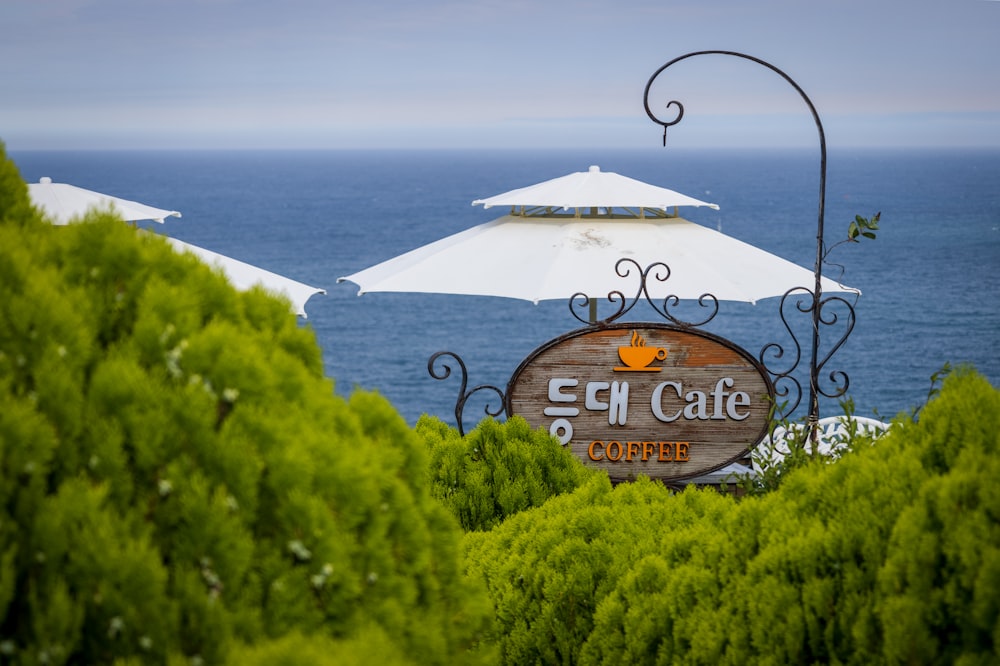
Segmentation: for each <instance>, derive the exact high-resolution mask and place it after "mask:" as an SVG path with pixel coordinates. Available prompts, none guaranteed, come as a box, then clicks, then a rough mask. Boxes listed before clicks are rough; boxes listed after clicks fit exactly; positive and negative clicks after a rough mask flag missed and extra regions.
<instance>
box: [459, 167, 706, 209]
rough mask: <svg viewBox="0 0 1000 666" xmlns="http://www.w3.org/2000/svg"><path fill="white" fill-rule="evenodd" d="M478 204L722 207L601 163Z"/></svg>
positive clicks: (666, 207)
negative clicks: (632, 176) (650, 182)
mask: <svg viewBox="0 0 1000 666" xmlns="http://www.w3.org/2000/svg"><path fill="white" fill-rule="evenodd" d="M479 204H482V206H483V208H490V207H492V206H514V207H538V206H540V207H549V208H555V209H562V210H566V209H568V208H576V209H581V208H653V209H657V210H667V209H668V208H673V207H676V206H708V207H709V208H713V209H715V210H719V207H718V205H716V204H714V203H708V202H706V201H700V200H698V199H695V198H693V197H689V196H687V195H686V194H681V193H680V192H675V191H674V190H669V189H667V188H665V187H659V186H657V185H650V184H649V183H644V182H642V181H641V180H636V179H635V178H629V177H627V176H622V175H620V174H617V173H614V172H612V171H601V168H600V167H598V166H592V167H590V169H588V170H587V171H577V172H575V173H571V174H567V175H565V176H560V177H559V178H553V179H551V180H546V181H544V182H541V183H536V184H535V185H529V186H528V187H522V188H519V189H516V190H511V191H509V192H504V193H503V194H498V195H496V196H492V197H488V198H486V199H476V200H475V201H473V202H472V205H473V206H476V205H479Z"/></svg>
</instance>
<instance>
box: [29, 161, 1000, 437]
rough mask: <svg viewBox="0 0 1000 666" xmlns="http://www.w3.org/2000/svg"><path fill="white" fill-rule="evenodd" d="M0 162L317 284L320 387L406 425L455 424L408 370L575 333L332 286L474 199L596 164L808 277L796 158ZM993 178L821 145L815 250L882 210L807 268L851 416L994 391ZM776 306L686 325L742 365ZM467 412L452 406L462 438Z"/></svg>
mask: <svg viewBox="0 0 1000 666" xmlns="http://www.w3.org/2000/svg"><path fill="white" fill-rule="evenodd" d="M10 156H11V157H12V158H13V159H14V161H15V163H16V164H17V165H18V167H19V169H20V171H21V174H22V176H23V177H24V178H25V180H27V181H29V182H32V181H37V180H38V179H39V178H40V177H42V176H49V177H51V178H52V179H53V180H54V181H56V182H66V183H71V184H74V185H78V186H81V187H86V188H90V189H94V190H98V191H101V192H105V193H108V194H113V195H115V196H120V197H124V198H127V199H134V200H137V201H141V202H143V203H147V204H150V205H153V206H157V207H160V208H168V209H172V210H179V211H181V212H182V214H183V218H181V219H176V218H169V219H168V221H167V222H166V223H165V224H163V225H158V224H155V223H149V224H144V225H143V226H147V227H149V228H151V229H153V230H155V231H156V232H158V233H164V234H168V235H172V236H174V237H177V238H180V239H182V240H184V241H187V242H190V243H194V244H196V245H200V246H202V247H205V248H208V249H210V250H214V251H216V252H220V253H223V254H227V255H229V256H232V257H235V258H237V259H240V260H243V261H246V262H249V263H253V264H256V265H258V266H261V267H264V268H267V269H269V270H271V271H274V272H277V273H281V274H283V275H286V276H288V277H291V278H294V279H296V280H300V281H302V282H306V283H308V284H312V285H315V286H318V287H322V288H325V289H326V290H327V294H326V295H325V296H324V295H318V296H314V297H313V298H312V299H311V300H310V301H309V303H308V304H307V306H306V309H307V311H308V313H309V318H308V319H307V320H301V325H302V326H305V327H308V328H310V329H312V330H313V331H314V332H315V335H316V339H317V341H318V343H319V344H320V346H321V348H322V350H323V357H324V363H325V367H326V372H327V375H328V376H329V377H331V378H333V380H334V381H335V387H336V388H335V390H336V391H337V392H338V393H341V394H343V395H349V394H350V393H351V392H352V391H353V390H355V389H356V388H362V389H365V390H374V391H378V392H379V393H381V394H383V395H385V396H386V397H387V398H388V399H389V400H390V401H391V402H392V403H393V404H394V405H395V406H396V407H397V409H398V410H399V411H400V413H401V414H402V415H403V416H404V417H405V418H406V420H407V421H408V422H410V423H414V422H416V420H417V418H419V416H420V415H421V414H423V413H429V414H432V415H434V416H438V417H440V418H442V419H444V420H446V421H448V422H451V423H454V421H455V417H454V409H455V404H456V398H457V396H458V390H459V383H458V378H457V374H453V376H452V377H451V378H449V379H448V380H445V381H438V380H435V379H433V378H432V377H431V376H430V375H429V373H428V369H427V362H428V359H429V357H430V356H431V355H432V354H434V353H435V352H438V351H451V352H454V353H456V354H458V355H459V356H460V357H461V358H462V359H463V361H464V362H465V364H466V366H467V368H468V382H469V387H470V388H471V387H473V386H476V385H479V384H488V385H494V386H498V387H500V388H501V389H503V388H504V387H505V386H506V383H507V381H508V379H509V378H510V376H511V374H512V373H513V371H514V370H515V369H516V368H517V366H518V364H519V363H520V362H521V361H522V360H523V359H524V358H525V357H526V356H527V355H528V354H530V353H531V352H532V351H533V350H534V349H535V348H537V347H538V346H540V345H542V344H543V343H545V342H546V341H548V340H549V339H551V338H554V337H556V336H558V335H561V334H563V333H566V332H569V331H571V330H574V329H577V328H579V327H580V323H579V322H578V321H577V320H575V319H573V318H572V317H571V315H570V313H569V309H568V304H567V303H565V302H542V303H540V304H538V305H533V304H531V303H529V302H526V301H518V300H513V299H504V298H493V297H475V296H451V295H440V294H388V293H371V294H366V295H364V296H362V297H358V296H357V287H356V285H354V284H352V283H349V282H347V283H341V284H338V283H337V278H338V277H341V276H344V275H348V274H350V273H353V272H355V271H358V270H360V269H362V268H365V267H367V266H370V265H372V264H375V263H378V262H380V261H383V260H385V259H388V258H391V257H393V256H396V255H397V254H400V253H402V252H405V251H407V250H410V249H413V248H415V247H418V246H420V245H423V244H425V243H429V242H431V241H434V240H437V239H439V238H442V237H444V236H446V235H449V234H452V233H455V232H457V231H460V230H462V229H465V228H468V227H470V226H473V225H476V224H479V223H482V222H485V221H488V220H490V219H493V218H495V217H497V216H499V215H501V214H502V213H503V211H497V210H496V209H490V210H485V211H484V210H483V209H482V208H481V207H473V206H471V202H472V201H473V200H474V199H477V198H483V197H486V196H490V195H493V194H498V193H500V192H504V191H507V190H510V189H513V188H516V187H523V186H526V185H530V184H533V183H536V182H540V181H542V180H547V179H549V178H554V177H557V176H561V175H564V174H567V173H570V172H573V171H585V170H586V169H587V168H588V167H589V166H590V165H599V166H600V167H601V169H602V170H604V171H614V172H617V173H620V174H622V175H625V176H630V177H633V178H637V179H640V180H645V181H647V182H650V183H653V184H656V185H661V186H664V187H669V188H671V189H675V190H678V191H680V192H683V193H685V194H688V195H691V196H694V197H697V198H700V199H703V200H707V201H712V202H715V203H718V204H719V205H720V207H721V208H720V210H719V211H712V210H708V209H700V208H699V209H687V210H685V211H683V214H684V215H685V217H688V218H689V219H691V220H693V221H695V222H698V223H701V224H705V225H707V226H711V227H713V228H717V229H720V230H721V231H723V232H724V233H727V234H729V235H732V236H735V237H737V238H739V239H741V240H744V241H746V242H749V243H752V244H754V245H757V246H758V247H761V248H763V249H765V250H767V251H769V252H773V253H775V254H778V255H780V256H782V257H784V258H786V259H789V260H791V261H794V262H795V263H798V264H800V265H802V266H805V267H807V268H809V269H811V268H812V266H813V262H814V259H815V255H816V221H817V210H818V193H819V189H818V188H819V157H818V151H815V150H784V151H761V150H743V151H724V150H709V151H698V152H695V151H679V150H671V149H662V148H660V147H659V146H654V147H651V148H650V149H649V150H632V151H614V150H600V151H584V150H578V151H574V150H558V151H527V152H526V151H515V150H509V151H486V152H483V151H473V150H468V151H296V152H282V151H261V152H255V151H230V152H211V151H157V152H133V151H120V152H98V151H85V152H57V151H31V152H11V154H10ZM998 183H1000V151H985V150H984V151H974V150H971V151H970V150H964V151H944V150H936V151H917V150H909V151H875V150H868V151H864V150H854V151H837V150H831V151H830V154H829V159H828V172H827V183H826V216H825V221H826V243H827V246H828V247H829V246H833V245H834V244H835V243H837V241H839V240H840V239H842V238H845V237H846V231H847V225H848V223H849V222H850V221H851V220H853V219H854V216H855V215H858V214H860V215H863V216H866V217H867V216H871V215H873V214H874V213H876V212H881V214H882V216H881V230H880V231H879V233H878V238H877V239H876V240H874V241H865V242H862V243H856V244H845V245H839V246H837V247H836V248H834V249H833V250H832V252H831V254H830V261H832V262H834V263H836V264H839V265H840V268H837V267H832V266H831V267H828V268H827V269H826V270H825V274H827V275H831V276H833V277H838V278H839V277H840V273H839V272H838V271H842V278H840V279H842V281H843V282H844V283H845V284H848V285H850V286H853V287H857V288H859V289H860V290H861V291H862V296H861V297H860V298H859V299H858V301H857V303H856V315H857V321H856V326H855V328H854V330H853V332H852V333H851V335H850V337H849V338H848V339H847V341H846V342H845V344H844V345H843V347H841V348H840V349H839V350H838V351H837V352H836V354H835V355H834V356H833V357H832V359H831V360H830V361H829V362H828V364H827V366H826V368H825V373H824V374H828V373H829V372H831V371H841V372H844V373H846V375H847V376H848V377H849V382H850V384H849V389H848V392H847V395H848V396H849V397H851V398H852V399H853V400H854V402H855V404H856V409H857V413H858V414H862V415H872V414H878V415H880V416H882V417H885V418H890V417H892V416H894V415H896V414H897V413H899V412H906V411H910V410H912V409H914V408H916V407H918V406H919V405H921V404H922V403H923V402H924V400H925V399H926V396H927V393H928V390H929V388H930V377H931V375H932V374H933V373H935V372H937V371H938V370H939V369H940V368H941V367H942V366H943V365H944V364H945V363H950V364H952V365H957V364H962V363H967V364H971V365H973V366H974V367H975V368H976V369H977V370H979V371H980V372H981V373H983V374H984V375H986V376H987V377H988V378H989V379H990V381H991V382H993V384H994V385H995V386H996V385H1000V352H998V343H1000V187H998ZM455 279H456V280H461V279H462V276H461V275H456V276H455ZM595 296H603V294H601V295H595ZM686 307H691V306H690V305H688V306H686ZM777 308H778V299H767V300H764V301H761V302H759V303H758V304H757V305H755V306H750V305H747V304H738V303H726V302H723V303H721V307H720V312H719V314H718V316H717V317H716V318H715V319H714V320H713V321H712V322H711V324H710V325H709V326H707V327H706V330H709V331H711V332H714V333H718V334H721V335H724V336H725V337H727V338H729V339H731V340H732V341H733V342H735V343H736V344H738V345H740V346H742V347H743V348H745V349H746V350H747V351H749V352H750V353H751V355H753V356H754V357H757V356H758V353H759V352H760V350H761V348H762V346H763V345H765V344H767V343H768V342H779V343H782V344H787V338H786V337H784V336H785V335H786V334H785V331H784V327H783V325H782V323H781V319H780V318H779V316H778V311H777ZM634 312H635V313H636V314H635V316H632V317H631V318H633V319H634V318H638V319H645V320H649V321H662V320H661V319H660V318H659V317H658V316H657V315H656V314H655V313H654V312H652V311H651V310H649V309H648V308H643V307H642V306H641V305H640V306H637V307H636V309H635V311H634ZM683 312H685V313H686V312H692V314H691V317H692V318H694V317H696V316H697V313H694V312H693V311H692V310H684V311H683ZM803 321H804V320H803ZM799 325H800V324H795V323H794V322H793V327H797V326H799ZM796 330H798V329H797V328H796ZM842 331H843V329H841V328H838V327H837V326H834V327H832V328H831V329H830V330H829V332H827V331H824V338H823V339H824V345H829V344H830V341H832V340H833V339H834V338H835V337H837V336H839V335H840V333H841V332H842ZM804 353H807V350H804ZM456 373H457V368H456ZM801 379H802V380H803V381H804V376H802V377H801ZM826 385H827V386H829V384H826ZM803 402H805V399H804V398H803ZM821 405H822V406H821V414H822V415H833V414H837V413H839V408H838V406H837V404H836V401H832V400H824V401H823V402H822V403H821ZM485 406H487V405H485V404H479V403H476V401H475V400H472V401H470V403H469V405H468V406H467V407H466V413H465V424H466V427H470V426H471V425H473V424H474V423H475V422H476V421H477V420H478V418H479V417H480V416H481V415H482V410H483V408H484V407H485ZM492 406H493V407H494V408H495V407H497V406H499V405H498V403H496V402H495V401H494V404H493V405H492Z"/></svg>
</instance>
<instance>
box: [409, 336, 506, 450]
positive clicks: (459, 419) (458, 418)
mask: <svg viewBox="0 0 1000 666" xmlns="http://www.w3.org/2000/svg"><path fill="white" fill-rule="evenodd" d="M449 358H450V359H453V360H454V361H455V362H457V363H458V367H459V369H460V370H461V372H462V375H461V384H460V385H459V389H458V399H457V400H456V401H455V424H456V425H457V426H458V432H459V434H461V435H463V436H464V435H465V425H464V423H463V416H464V413H465V403H466V402H468V401H469V398H471V397H472V396H473V395H474V394H476V393H478V392H480V391H487V392H489V391H493V392H494V393H495V394H496V396H497V397H498V398H499V399H500V407H499V408H498V409H497V410H496V411H491V410H490V403H489V400H488V399H487V402H486V405H485V406H484V407H483V413H484V414H485V415H486V416H500V414H502V413H503V412H504V393H503V391H501V390H500V389H499V388H497V387H496V386H492V385H490V384H480V385H479V386H475V387H473V388H472V389H469V390H466V388H467V387H468V385H469V372H468V370H467V369H466V367H465V362H464V361H463V360H462V359H461V358H460V357H459V355H458V354H456V353H454V352H450V351H439V352H437V353H435V354H433V355H432V356H431V357H430V359H429V360H428V361H427V372H429V373H430V375H431V377H433V378H434V379H439V380H445V379H448V377H450V376H451V371H452V367H451V365H449V363H448V359H449ZM438 361H440V362H438ZM439 366H440V369H439Z"/></svg>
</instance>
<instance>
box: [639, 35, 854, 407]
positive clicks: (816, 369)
mask: <svg viewBox="0 0 1000 666" xmlns="http://www.w3.org/2000/svg"><path fill="white" fill-rule="evenodd" d="M702 55H722V56H733V57H736V58H742V59H744V60H749V61H751V62H755V63H757V64H758V65H761V66H763V67H766V68H767V69H769V70H771V71H772V72H774V73H776V74H778V75H779V76H780V77H781V78H783V79H784V80H785V81H786V82H787V83H788V84H789V85H791V86H792V87H793V88H794V89H795V91H796V92H798V93H799V96H800V97H801V98H802V100H803V101H804V102H805V103H806V106H808V107H809V112H810V113H811V114H812V117H813V121H814V122H815V124H816V130H817V133H818V135H819V147H820V165H819V166H820V178H819V210H818V215H817V224H816V263H815V269H814V275H815V288H814V289H813V291H812V292H811V294H810V295H811V298H812V303H811V304H810V305H808V306H807V307H806V308H805V309H803V308H801V307H800V308H799V309H800V310H801V311H803V312H810V313H811V314H812V345H811V348H810V352H809V353H810V358H809V424H810V425H812V424H815V423H816V422H818V421H819V396H820V395H824V396H827V397H835V396H840V395H843V394H844V392H846V390H847V386H848V384H849V380H848V378H847V375H846V373H844V372H842V371H833V372H831V373H830V379H831V381H832V382H833V383H834V385H835V386H836V387H837V388H836V389H835V390H834V391H833V392H832V393H831V392H828V391H824V390H822V389H821V388H820V385H819V373H820V370H821V369H822V367H823V366H824V365H825V364H826V363H827V361H829V360H830V357H831V356H832V355H833V353H834V352H836V351H837V350H838V349H839V348H840V347H841V345H842V344H843V342H844V341H845V340H846V339H847V336H848V335H850V332H851V330H852V329H853V327H854V308H853V307H852V306H851V305H850V303H847V301H845V300H844V299H842V298H839V297H834V298H833V299H827V300H824V299H823V290H822V276H823V263H824V259H825V256H826V248H825V242H824V236H823V223H824V213H825V207H826V134H825V132H824V131H823V123H822V121H821V120H820V118H819V113H817V111H816V107H815V106H814V105H813V103H812V100H810V99H809V96H808V95H806V93H805V91H804V90H802V88H801V87H800V86H799V84H798V83H796V82H795V81H794V80H793V79H792V78H791V77H790V76H788V74H786V73H785V72H783V71H781V70H780V69H778V68H777V67H775V66H774V65H772V64H771V63H769V62H766V61H764V60H761V59H760V58H756V57H754V56H751V55H747V54H745V53H738V52H736V51H694V52H692V53H686V54H684V55H682V56H679V57H677V58H674V59H673V60H671V61H669V62H667V63H666V64H665V65H663V66H662V67H660V68H659V69H658V70H656V72H654V73H653V75H652V76H651V77H650V78H649V81H648V82H647V83H646V89H645V91H644V93H643V103H644V106H645V108H646V114H647V115H648V116H649V118H650V119H651V120H652V121H653V122H655V123H657V124H658V125H662V126H663V144H664V145H666V140H667V127H669V126H672V125H676V124H677V123H678V122H680V120H681V118H682V117H683V116H684V107H683V105H681V103H680V102H677V101H671V102H669V103H668V104H667V108H668V109H669V108H670V107H672V106H675V105H676V106H677V108H678V110H679V113H678V114H677V117H676V118H674V119H673V120H669V121H665V120H662V119H661V118H659V117H657V115H656V114H655V113H654V112H653V110H652V109H651V108H650V105H649V93H650V90H651V88H652V86H653V83H654V81H655V80H656V79H657V77H659V76H660V74H662V73H663V72H664V71H665V70H666V69H667V68H669V67H670V66H672V65H674V64H676V63H679V62H681V61H683V60H687V59H688V58H693V57H695V56H702ZM788 296H789V294H785V296H784V297H783V298H782V304H784V302H785V299H786V298H787V297H788ZM835 300H839V301H840V302H843V303H844V304H846V305H847V307H848V310H849V312H850V321H849V326H848V330H847V332H846V333H845V335H844V336H843V337H842V338H841V339H840V340H839V341H838V342H837V343H836V344H835V345H834V347H833V349H832V350H831V351H830V352H829V353H828V354H827V355H826V356H825V357H824V358H823V359H822V361H820V359H819V345H820V328H821V327H822V326H830V325H832V324H834V323H836V321H837V317H836V315H834V316H833V317H832V319H824V318H823V315H822V311H823V308H824V307H825V306H826V305H827V304H828V303H830V302H833V301H835ZM782 309H783V305H782ZM782 318H783V319H784V314H783V313H782ZM785 326H786V328H787V329H788V330H789V333H791V329H790V328H789V327H788V325H787V321H786V322H785ZM792 337H793V339H794V334H793V336H792ZM795 345H796V359H795V364H794V366H793V368H792V369H794V367H795V366H797V365H798V362H799V358H800V346H799V343H798V341H797V340H796V341H795ZM775 352H780V353H779V354H778V356H777V357H778V358H780V357H781V356H782V355H783V353H784V350H782V349H781V347H780V346H778V345H774V344H769V345H767V346H765V347H764V349H763V350H762V351H761V359H762V362H763V358H764V356H765V355H767V354H773V353H775ZM775 377H776V378H778V379H780V380H784V379H786V378H787V379H789V380H791V381H792V382H793V383H794V385H797V384H798V382H797V380H794V378H792V377H791V369H790V370H788V371H787V372H779V373H778V374H776V375H775ZM799 392H800V393H801V386H799ZM794 402H795V406H796V407H797V406H798V402H799V400H795V401H794ZM791 411H794V407H793V408H792V410H791Z"/></svg>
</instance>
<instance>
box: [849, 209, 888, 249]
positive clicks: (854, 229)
mask: <svg viewBox="0 0 1000 666" xmlns="http://www.w3.org/2000/svg"><path fill="white" fill-rule="evenodd" d="M881 217H882V212H881V211H879V212H878V213H875V214H874V215H873V216H871V217H862V216H860V215H855V216H854V221H853V222H851V223H850V224H849V225H847V238H848V240H852V241H855V242H857V240H858V236H861V237H863V238H870V239H872V240H874V239H875V232H876V231H878V222H879V219H881Z"/></svg>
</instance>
